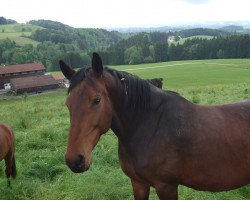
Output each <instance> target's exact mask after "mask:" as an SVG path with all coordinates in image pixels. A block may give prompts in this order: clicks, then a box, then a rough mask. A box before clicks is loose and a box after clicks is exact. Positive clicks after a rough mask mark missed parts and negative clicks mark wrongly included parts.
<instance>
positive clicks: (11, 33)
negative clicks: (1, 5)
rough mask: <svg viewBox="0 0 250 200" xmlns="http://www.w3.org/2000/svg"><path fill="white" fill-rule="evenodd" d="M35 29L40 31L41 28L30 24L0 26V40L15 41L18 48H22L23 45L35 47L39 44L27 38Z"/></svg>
mask: <svg viewBox="0 0 250 200" xmlns="http://www.w3.org/2000/svg"><path fill="white" fill-rule="evenodd" d="M37 29H41V27H39V26H35V25H32V24H8V25H0V40H1V39H7V38H8V39H10V40H13V41H15V42H16V44H17V45H20V46H24V45H25V44H32V45H33V46H37V44H38V43H39V42H37V41H34V40H32V39H30V38H27V37H28V36H30V35H31V33H32V32H34V31H35V30H37Z"/></svg>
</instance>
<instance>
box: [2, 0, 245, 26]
mask: <svg viewBox="0 0 250 200" xmlns="http://www.w3.org/2000/svg"><path fill="white" fill-rule="evenodd" d="M0 16H3V17H5V18H8V19H14V20H16V21H18V22H22V23H25V22H27V21H29V20H33V19H35V20H36V19H50V20H53V21H59V22H62V23H64V24H67V25H70V26H73V27H82V28H85V27H95V28H96V27H99V28H108V27H152V26H164V25H180V24H182V25H183V24H188V23H192V24H193V23H204V22H220V21H239V20H240V21H250V0H0Z"/></svg>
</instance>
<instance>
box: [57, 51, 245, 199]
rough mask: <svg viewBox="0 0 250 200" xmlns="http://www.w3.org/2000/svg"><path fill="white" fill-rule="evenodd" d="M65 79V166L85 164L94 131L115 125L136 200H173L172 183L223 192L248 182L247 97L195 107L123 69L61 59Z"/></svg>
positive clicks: (96, 134) (98, 62)
mask: <svg viewBox="0 0 250 200" xmlns="http://www.w3.org/2000/svg"><path fill="white" fill-rule="evenodd" d="M60 67H61V70H62V72H63V74H64V75H65V77H67V78H68V79H69V80H70V82H71V84H70V87H69V91H68V92H69V95H68V97H67V100H66V105H67V107H68V109H69V112H70V130H69V136H68V145H67V152H66V163H67V165H68V166H69V168H70V169H71V170H72V171H73V172H76V173H80V172H84V171H86V170H88V168H89V167H90V160H91V152H92V150H93V148H94V147H95V145H96V144H97V142H98V140H99V138H100V136H101V135H102V134H104V133H105V132H107V131H108V129H109V128H111V129H112V130H113V132H114V133H115V135H116V136H117V137H118V142H119V159H120V163H121V167H122V169H123V171H124V172H125V174H126V175H128V176H129V177H130V178H131V182H132V186H133V191H134V197H135V199H140V200H142V199H148V197H149V191H150V187H151V186H152V187H154V188H155V189H156V192H157V195H158V197H159V198H160V199H169V200H176V199H178V185H180V184H181V185H185V186H188V187H191V188H194V189H197V190H205V191H213V192H215V191H226V190H231V189H234V188H238V187H241V186H243V185H246V184H248V183H250V101H249V100H246V101H242V102H237V103H231V104H224V105H215V106H201V105H195V104H193V103H191V102H189V101H188V100H186V99H184V98H183V97H181V96H180V95H178V94H177V93H175V92H171V91H164V90H161V89H159V88H157V87H155V86H153V85H151V84H149V83H148V82H147V81H145V80H142V79H140V78H138V77H137V76H134V75H131V74H129V73H126V72H120V71H116V70H113V69H109V68H103V65H102V60H101V58H100V57H99V55H98V54H96V53H94V54H93V58H92V67H89V68H82V69H80V70H79V71H77V72H75V71H74V70H73V69H72V68H70V67H68V66H67V65H66V64H65V63H63V62H62V61H60Z"/></svg>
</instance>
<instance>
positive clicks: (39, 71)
mask: <svg viewBox="0 0 250 200" xmlns="http://www.w3.org/2000/svg"><path fill="white" fill-rule="evenodd" d="M44 73H45V67H44V66H43V64H42V63H29V64H19V65H9V66H0V89H4V88H5V86H8V85H9V84H10V79H12V78H19V77H27V76H34V75H43V74H44Z"/></svg>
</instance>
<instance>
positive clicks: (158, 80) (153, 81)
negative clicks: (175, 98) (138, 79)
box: [146, 78, 163, 88]
mask: <svg viewBox="0 0 250 200" xmlns="http://www.w3.org/2000/svg"><path fill="white" fill-rule="evenodd" d="M146 80H147V81H148V82H149V83H151V84H153V85H154V86H156V87H158V88H162V85H163V83H162V81H163V78H152V79H146Z"/></svg>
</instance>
